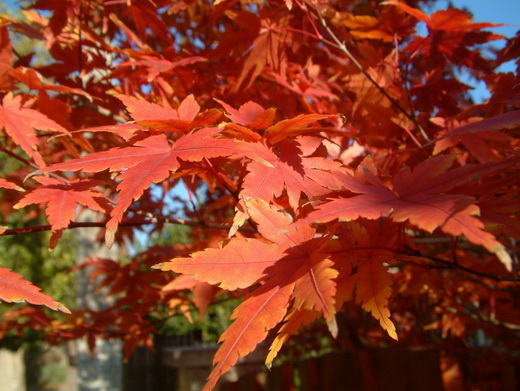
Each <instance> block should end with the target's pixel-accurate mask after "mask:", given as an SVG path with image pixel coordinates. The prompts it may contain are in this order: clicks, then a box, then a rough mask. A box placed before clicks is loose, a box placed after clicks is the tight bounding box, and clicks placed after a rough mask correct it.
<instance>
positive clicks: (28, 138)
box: [0, 92, 69, 167]
mask: <svg viewBox="0 0 520 391" xmlns="http://www.w3.org/2000/svg"><path fill="white" fill-rule="evenodd" d="M29 104H30V102H26V103H23V102H22V96H21V95H17V96H14V95H13V93H12V92H9V93H8V94H7V95H6V96H4V99H3V101H2V106H0V129H1V128H4V129H5V131H6V132H7V134H8V135H9V136H10V137H11V139H12V140H13V141H14V142H15V143H16V144H17V145H19V146H20V147H21V148H22V149H23V150H24V152H25V153H26V154H27V155H29V156H30V157H31V158H33V159H34V161H35V162H36V164H38V165H39V166H40V167H44V166H45V163H44V161H43V159H42V157H41V155H40V154H39V153H38V152H37V147H38V144H39V143H40V142H39V141H38V138H37V137H36V132H35V131H34V129H39V130H47V131H50V132H54V133H62V134H68V133H69V132H68V131H67V129H65V128H63V127H62V126H61V125H59V124H58V123H56V122H54V121H53V120H51V119H50V118H48V117H47V116H45V115H44V114H42V113H40V112H39V111H36V110H33V109H30V108H28V107H27V106H28V105H29Z"/></svg>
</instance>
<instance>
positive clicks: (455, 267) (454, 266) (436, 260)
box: [405, 248, 520, 283]
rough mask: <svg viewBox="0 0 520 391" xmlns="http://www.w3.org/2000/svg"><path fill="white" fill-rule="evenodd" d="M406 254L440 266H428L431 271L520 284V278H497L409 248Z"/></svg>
mask: <svg viewBox="0 0 520 391" xmlns="http://www.w3.org/2000/svg"><path fill="white" fill-rule="evenodd" d="M405 254H408V255H414V256H417V257H421V258H425V259H428V260H429V261H432V262H434V263H437V264H438V265H439V266H436V265H426V266H427V267H428V268H429V269H447V270H450V269H451V270H459V271H462V272H465V273H468V274H473V275H475V276H479V277H483V278H489V279H490V280H494V281H509V282H519V283H520V278H519V277H502V276H496V275H494V274H488V273H484V272H481V271H478V270H475V269H471V268H469V267H466V266H463V265H461V264H459V263H455V262H451V261H446V260H445V259H441V258H437V257H434V256H430V255H424V254H422V253H420V252H419V251H416V250H413V249H411V248H407V249H406V252H405Z"/></svg>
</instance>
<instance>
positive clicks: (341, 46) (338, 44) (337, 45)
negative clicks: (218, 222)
mask: <svg viewBox="0 0 520 391" xmlns="http://www.w3.org/2000/svg"><path fill="white" fill-rule="evenodd" d="M315 10H316V14H317V15H318V18H319V20H320V22H321V24H322V26H323V28H324V29H325V30H326V31H327V33H328V34H329V35H330V36H331V38H332V40H333V41H334V42H330V41H328V40H325V39H322V40H321V41H322V42H323V43H326V44H328V45H330V46H332V47H335V48H337V49H339V50H341V51H342V52H343V53H344V54H345V55H346V56H347V57H348V59H349V60H350V61H352V63H353V64H354V65H355V66H356V68H358V69H359V71H360V72H361V73H362V74H363V75H364V76H365V77H366V78H367V79H368V81H370V82H371V83H372V84H373V85H374V86H375V87H376V88H377V89H378V90H379V92H381V93H382V94H383V95H384V96H385V97H386V98H387V99H388V100H389V101H390V102H391V103H392V104H393V105H394V106H395V107H396V108H397V109H398V110H399V111H400V112H401V113H403V114H404V115H405V116H406V118H408V119H409V120H410V121H412V122H413V123H414V124H415V126H417V129H418V130H419V132H420V133H421V136H422V137H423V138H424V139H425V140H426V142H429V141H430V138H429V137H428V135H427V134H426V132H425V131H424V128H423V127H422V126H421V124H420V123H419V121H418V120H417V117H416V116H415V115H413V114H410V113H408V111H407V110H406V109H405V108H404V107H403V106H401V104H400V103H399V102H398V101H397V100H395V99H394V98H393V97H392V96H390V94H389V93H388V92H387V91H386V90H385V88H384V87H382V86H381V85H380V84H379V83H378V82H377V81H376V80H375V79H374V78H373V77H372V76H370V74H369V73H368V72H367V71H366V70H365V69H364V68H363V65H361V63H360V62H359V61H358V60H357V59H356V58H355V57H354V56H353V55H352V53H351V52H350V50H348V48H347V46H346V45H345V43H344V42H342V41H340V40H339V38H338V37H337V36H336V34H334V32H333V31H332V30H331V28H330V27H329V26H328V24H327V21H326V20H325V18H324V17H323V15H322V14H321V12H320V10H319V9H318V6H317V4H316V3H315Z"/></svg>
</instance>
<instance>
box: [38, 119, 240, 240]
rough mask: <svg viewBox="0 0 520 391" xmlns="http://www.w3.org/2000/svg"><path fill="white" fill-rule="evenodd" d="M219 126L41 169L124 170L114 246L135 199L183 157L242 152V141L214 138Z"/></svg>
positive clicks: (110, 227) (111, 226)
mask: <svg viewBox="0 0 520 391" xmlns="http://www.w3.org/2000/svg"><path fill="white" fill-rule="evenodd" d="M216 132H217V129H213V128H207V129H201V130H199V131H196V132H193V133H190V134H187V135H184V136H182V137H181V138H179V139H178V140H177V141H175V142H174V143H173V144H170V143H169V142H168V139H167V138H166V136H165V135H163V134H160V135H156V136H151V137H148V138H146V139H144V140H141V141H138V142H136V143H135V145H134V146H130V147H124V148H113V149H110V150H108V151H105V152H98V153H94V154H92V155H89V156H86V157H84V158H81V159H74V160H70V161H68V162H65V163H59V164H55V165H53V166H51V167H48V168H46V169H43V170H41V171H40V172H50V171H58V170H62V171H77V170H83V171H86V172H99V171H103V170H106V169H110V170H111V171H121V172H120V174H119V175H118V176H117V178H116V179H117V180H119V181H120V183H119V185H118V186H117V190H118V191H119V194H118V197H117V201H116V206H115V208H114V209H113V210H112V212H111V213H110V216H111V219H110V220H109V221H108V223H107V233H106V242H107V244H108V245H111V244H112V242H113V239H114V233H115V231H116V230H117V227H118V225H119V222H120V221H121V219H122V217H123V213H124V212H125V210H126V209H127V208H128V207H129V206H130V204H131V203H132V201H133V200H137V199H139V198H140V197H141V195H142V194H143V192H144V190H146V189H147V188H148V187H150V184H151V183H153V182H160V181H162V180H164V179H166V178H168V177H169V175H170V173H171V172H174V171H176V170H177V169H178V168H179V167H180V161H179V159H183V160H185V161H191V162H194V161H200V160H203V159H204V158H212V157H217V156H230V155H233V154H235V153H237V152H239V151H240V145H239V143H234V142H233V141H232V140H226V139H218V138H214V137H212V136H213V135H214V134H215V133H216Z"/></svg>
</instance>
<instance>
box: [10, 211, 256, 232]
mask: <svg viewBox="0 0 520 391" xmlns="http://www.w3.org/2000/svg"><path fill="white" fill-rule="evenodd" d="M106 223H107V222H106V221H99V222H80V223H70V225H69V226H68V227H67V229H75V228H89V227H104V226H105V225H106ZM158 223H161V224H179V225H185V226H189V227H199V228H207V229H221V230H227V231H229V230H230V229H231V225H229V224H219V223H208V222H201V221H191V220H184V219H176V218H171V217H164V216H155V217H154V218H153V219H151V220H137V221H123V222H121V223H119V226H120V227H135V226H140V225H147V224H158ZM51 230H52V226H51V225H37V226H33V227H22V228H12V229H7V230H5V231H4V232H3V233H2V234H0V237H2V236H10V235H20V234H29V233H33V232H43V231H51ZM238 230H239V231H241V232H251V233H255V232H256V230H255V229H253V228H251V227H240V228H239V229H238Z"/></svg>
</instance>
